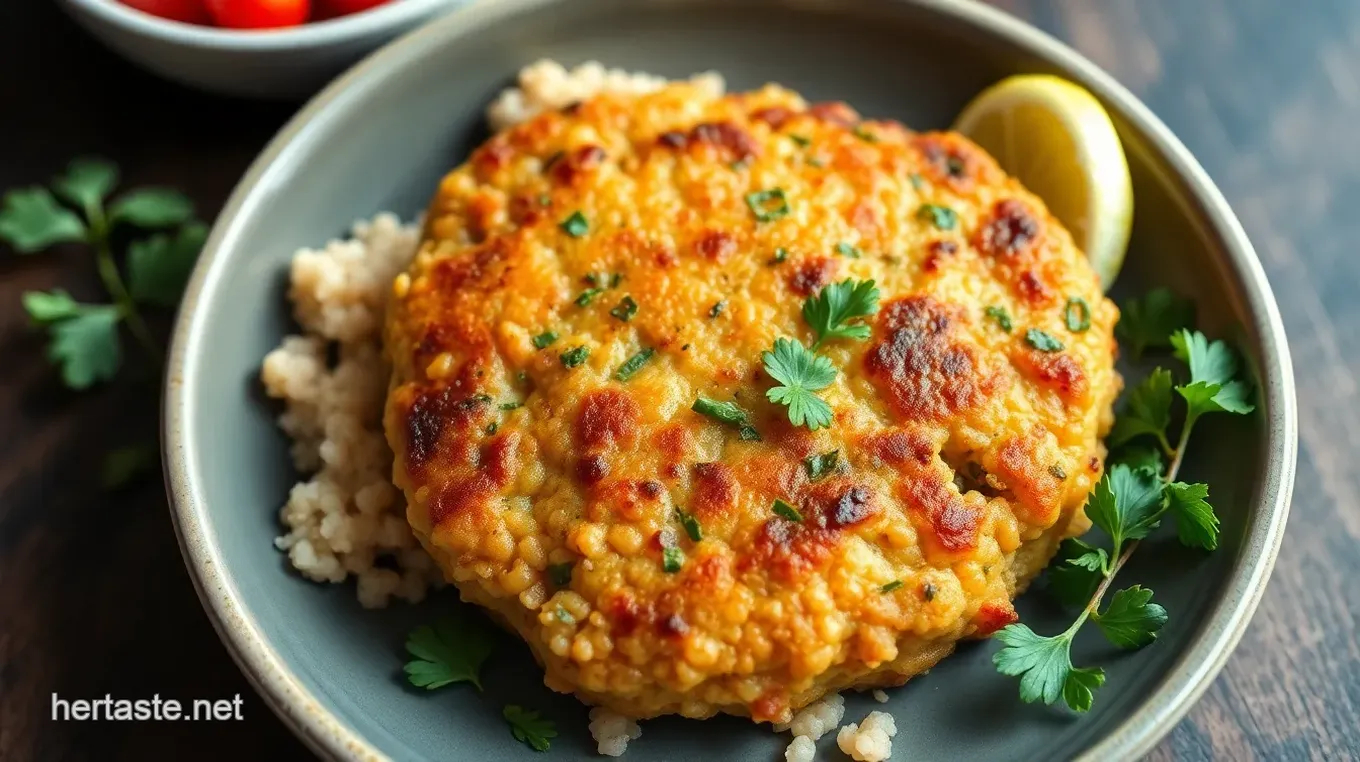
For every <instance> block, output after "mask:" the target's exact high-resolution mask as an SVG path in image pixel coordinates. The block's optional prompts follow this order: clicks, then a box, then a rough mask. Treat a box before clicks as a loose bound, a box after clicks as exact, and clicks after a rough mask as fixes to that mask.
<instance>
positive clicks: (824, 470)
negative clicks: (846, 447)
mask: <svg viewBox="0 0 1360 762" xmlns="http://www.w3.org/2000/svg"><path fill="white" fill-rule="evenodd" d="M840 457H841V451H840V450H832V451H831V452H825V453H822V454H820V455H809V456H807V457H806V458H804V459H803V468H804V469H805V470H806V471H807V475H808V481H811V482H815V481H817V480H818V479H822V478H825V477H826V476H828V475H829V474H831V473H832V472H833V471H835V470H836V464H837V463H838V462H839V461H840Z"/></svg>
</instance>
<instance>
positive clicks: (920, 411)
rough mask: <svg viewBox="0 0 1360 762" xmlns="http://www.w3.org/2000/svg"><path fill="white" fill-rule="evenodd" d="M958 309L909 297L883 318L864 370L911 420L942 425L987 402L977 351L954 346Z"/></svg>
mask: <svg viewBox="0 0 1360 762" xmlns="http://www.w3.org/2000/svg"><path fill="white" fill-rule="evenodd" d="M961 319H963V311H962V310H960V309H959V308H958V307H956V306H954V305H951V304H945V303H942V302H939V301H937V300H935V299H933V298H932V297H929V296H909V297H906V298H904V299H899V300H897V301H895V302H892V303H890V304H888V305H887V306H886V307H884V308H883V310H882V311H881V312H880V313H879V318H878V328H877V331H876V333H877V342H876V343H875V344H874V346H873V347H872V348H871V349H870V350H869V352H867V353H866V354H865V356H864V365H865V369H866V370H867V371H868V372H869V375H870V378H871V379H872V380H873V382H874V384H875V386H877V388H878V390H879V392H880V393H881V394H883V395H885V396H886V397H887V398H888V400H889V401H890V402H891V403H892V405H893V407H894V408H895V409H896V410H897V411H898V412H899V413H900V414H902V415H904V416H906V417H907V418H910V419H912V420H918V421H919V420H932V419H933V420H940V419H943V418H946V417H948V416H950V415H953V414H955V413H957V412H959V411H961V410H965V409H967V408H970V407H973V406H975V405H977V404H979V403H980V402H981V401H982V398H983V397H984V396H985V395H986V393H987V392H988V391H989V387H990V386H991V381H990V379H989V378H985V377H984V375H983V371H982V369H981V368H980V367H979V365H978V362H977V360H976V358H975V357H974V356H973V350H972V349H971V348H970V347H968V346H967V345H964V344H958V343H955V342H954V341H952V339H951V337H950V333H951V330H950V326H951V325H952V324H953V323H954V322H957V321H959V320H961Z"/></svg>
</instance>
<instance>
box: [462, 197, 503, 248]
mask: <svg viewBox="0 0 1360 762" xmlns="http://www.w3.org/2000/svg"><path fill="white" fill-rule="evenodd" d="M502 203H503V202H502V201H501V200H500V198H499V197H498V196H493V195H491V194H490V193H477V194H474V195H473V196H472V198H470V199H468V204H467V209H466V210H465V211H464V213H463V216H464V218H465V219H466V220H467V231H468V237H469V238H471V239H472V241H473V242H474V243H480V242H482V241H484V240H486V237H487V235H488V234H489V233H490V232H491V231H492V230H493V229H494V228H495V226H496V217H497V216H498V215H499V214H500V211H501V206H502Z"/></svg>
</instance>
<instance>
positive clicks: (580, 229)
mask: <svg viewBox="0 0 1360 762" xmlns="http://www.w3.org/2000/svg"><path fill="white" fill-rule="evenodd" d="M557 226H558V227H559V228H561V229H562V232H563V233H566V234H567V235H569V236H571V237H572V238H580V237H581V236H583V235H585V234H586V233H588V232H590V223H589V222H587V221H586V216H585V215H584V214H581V213H580V212H579V211H576V212H572V213H571V216H569V217H567V218H566V219H565V220H562V221H561V222H560V223H558V225H557Z"/></svg>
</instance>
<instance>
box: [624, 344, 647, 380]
mask: <svg viewBox="0 0 1360 762" xmlns="http://www.w3.org/2000/svg"><path fill="white" fill-rule="evenodd" d="M654 354H656V350H655V349H652V348H651V347H648V348H646V349H644V350H642V351H640V352H638V353H637V354H635V355H633V356H632V357H630V358H628V359H627V360H625V361H624V362H623V364H622V365H620V366H619V369H618V370H616V371H614V378H615V379H617V380H619V381H627V380H628V379H630V378H632V377H633V376H636V375H637V373H638V371H640V370H642V366H644V365H646V364H647V361H648V360H651V359H652V355H654Z"/></svg>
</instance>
